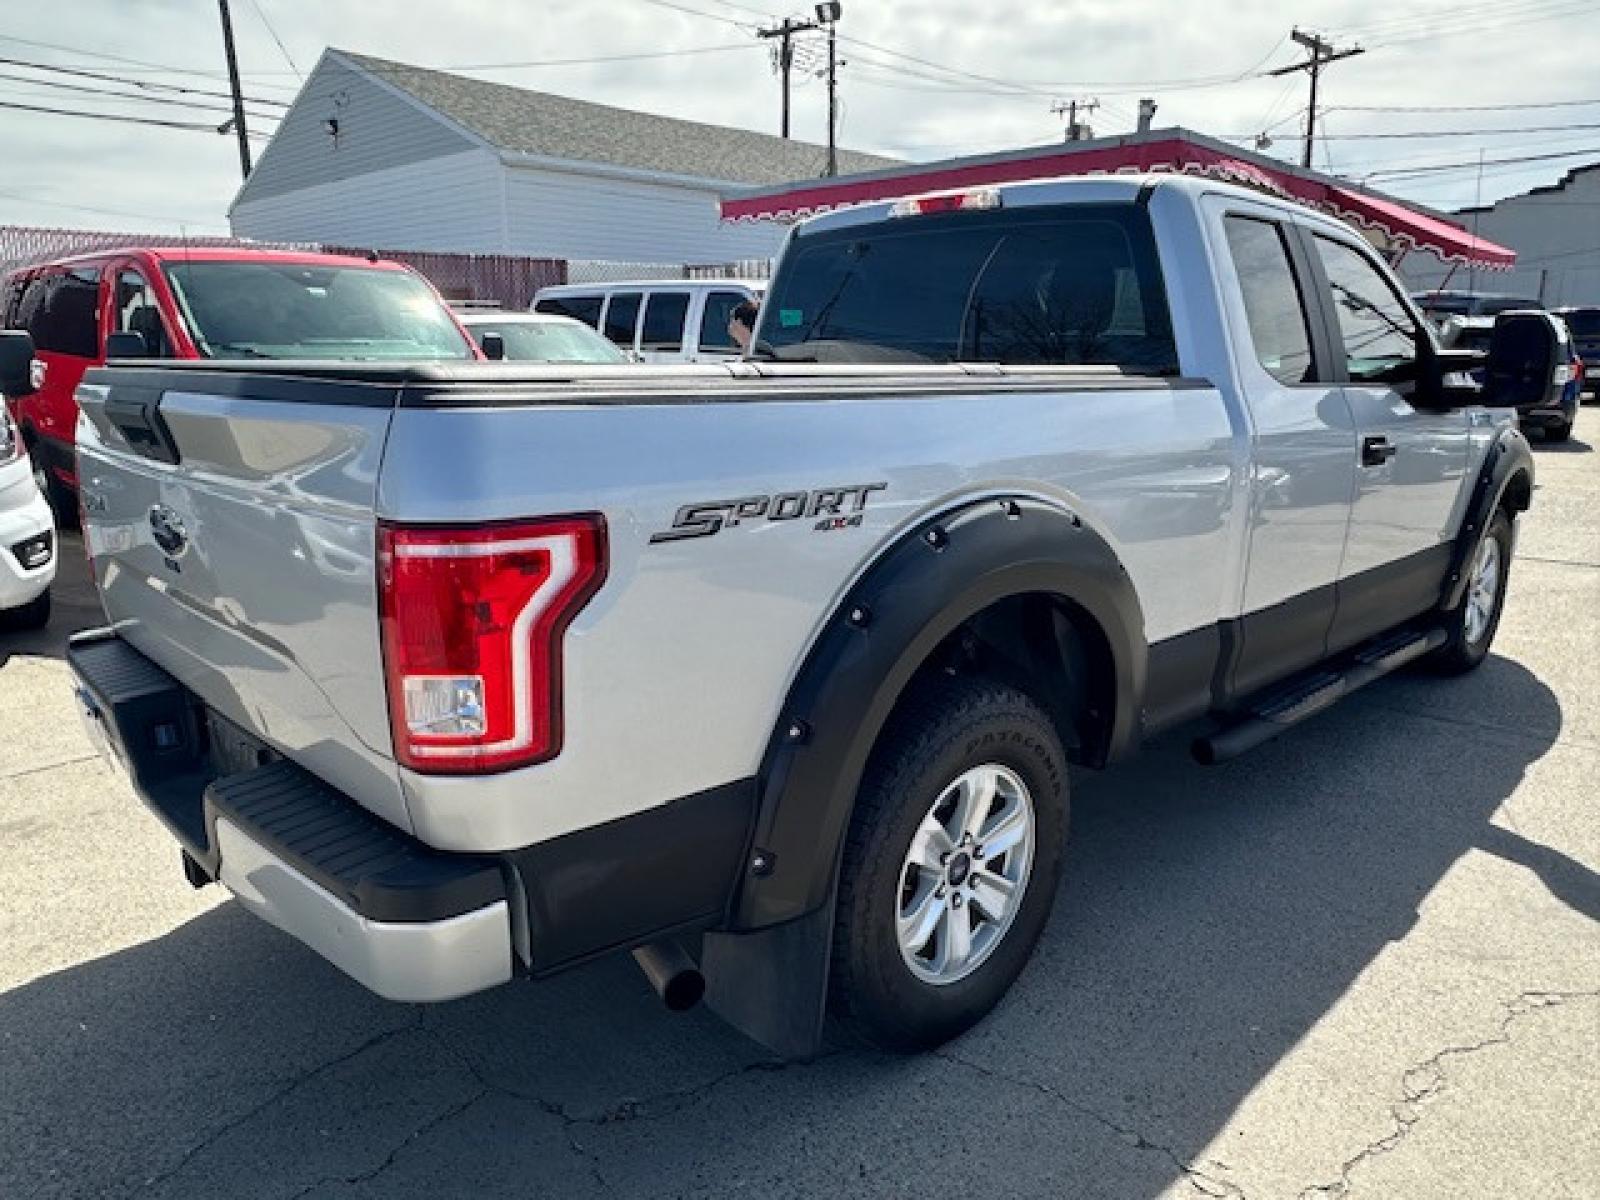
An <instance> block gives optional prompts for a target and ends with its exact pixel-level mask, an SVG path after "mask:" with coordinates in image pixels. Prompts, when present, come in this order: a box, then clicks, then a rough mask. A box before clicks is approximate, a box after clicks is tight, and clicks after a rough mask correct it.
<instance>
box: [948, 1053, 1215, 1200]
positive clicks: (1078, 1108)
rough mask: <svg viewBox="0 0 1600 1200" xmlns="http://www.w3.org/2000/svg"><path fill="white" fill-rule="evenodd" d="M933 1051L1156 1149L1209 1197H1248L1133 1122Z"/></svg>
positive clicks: (1050, 1089)
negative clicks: (1123, 1123) (1031, 1092)
mask: <svg viewBox="0 0 1600 1200" xmlns="http://www.w3.org/2000/svg"><path fill="white" fill-rule="evenodd" d="M932 1053H933V1057H935V1058H942V1059H944V1060H945V1061H946V1062H949V1063H954V1064H955V1065H956V1066H958V1067H965V1068H966V1069H967V1070H969V1071H972V1072H975V1073H976V1074H978V1075H982V1076H983V1077H984V1078H986V1079H996V1080H999V1081H1000V1082H1001V1083H1009V1084H1011V1085H1012V1086H1013V1087H1019V1088H1023V1089H1025V1090H1029V1091H1035V1092H1038V1093H1040V1094H1041V1095H1043V1096H1046V1097H1048V1098H1049V1099H1051V1100H1053V1101H1055V1102H1056V1103H1057V1104H1060V1105H1061V1106H1062V1107H1064V1108H1066V1109H1069V1110H1070V1111H1072V1112H1074V1113H1077V1114H1078V1115H1079V1116H1082V1117H1087V1118H1088V1119H1089V1120H1091V1121H1093V1122H1094V1123H1095V1124H1097V1125H1099V1126H1101V1127H1102V1128H1104V1129H1109V1130H1110V1131H1111V1132H1112V1133H1114V1134H1116V1135H1117V1137H1118V1138H1119V1139H1121V1140H1122V1141H1123V1142H1124V1143H1126V1144H1127V1145H1129V1146H1132V1147H1133V1148H1134V1149H1135V1150H1154V1151H1156V1152H1157V1153H1158V1154H1160V1155H1162V1156H1163V1157H1164V1158H1165V1159H1166V1160H1167V1161H1168V1162H1170V1163H1171V1164H1172V1165H1173V1166H1174V1167H1176V1168H1177V1169H1178V1170H1179V1171H1180V1172H1182V1174H1183V1177H1184V1178H1185V1179H1186V1180H1188V1181H1189V1183H1190V1184H1192V1185H1193V1186H1194V1187H1195V1188H1197V1189H1198V1190H1200V1191H1202V1192H1204V1193H1205V1194H1206V1195H1208V1196H1216V1197H1219V1198H1226V1200H1245V1194H1244V1190H1243V1189H1242V1188H1240V1187H1239V1186H1238V1185H1236V1184H1233V1183H1229V1182H1228V1181H1227V1180H1225V1179H1218V1178H1217V1177H1216V1176H1214V1175H1208V1174H1207V1173H1206V1172H1205V1171H1203V1170H1201V1169H1200V1168H1199V1167H1197V1166H1195V1165H1194V1164H1193V1163H1191V1162H1188V1161H1186V1160H1185V1159H1184V1158H1183V1156H1182V1155H1180V1154H1179V1153H1178V1152H1177V1151H1176V1150H1174V1149H1173V1148H1172V1147H1171V1146H1167V1145H1164V1144H1163V1143H1161V1142H1157V1141H1153V1140H1152V1139H1150V1138H1148V1137H1146V1136H1145V1135H1144V1134H1143V1133H1141V1132H1139V1130H1137V1129H1135V1128H1133V1127H1132V1126H1131V1125H1122V1124H1119V1123H1118V1122H1116V1121H1114V1120H1112V1119H1111V1118H1110V1117H1108V1116H1106V1115H1105V1114H1103V1113H1100V1112H1096V1111H1095V1110H1094V1109H1092V1108H1090V1107H1089V1106H1088V1105H1086V1104H1079V1103H1078V1102H1077V1101H1075V1100H1070V1099H1068V1098H1067V1097H1066V1096H1064V1095H1062V1094H1061V1093H1060V1092H1058V1091H1056V1089H1055V1088H1053V1087H1051V1086H1050V1085H1049V1084H1046V1083H1040V1082H1038V1081H1037V1080H1033V1079H1024V1078H1021V1077H1019V1076H1015V1075H1008V1074H1006V1073H1005V1072H1003V1071H995V1070H992V1069H990V1068H989V1067H985V1066H981V1065H980V1064H978V1063H975V1062H972V1061H971V1060H970V1059H965V1058H961V1057H959V1056H958V1055H955V1054H952V1053H950V1052H949V1051H941V1050H935V1051H933V1052H932Z"/></svg>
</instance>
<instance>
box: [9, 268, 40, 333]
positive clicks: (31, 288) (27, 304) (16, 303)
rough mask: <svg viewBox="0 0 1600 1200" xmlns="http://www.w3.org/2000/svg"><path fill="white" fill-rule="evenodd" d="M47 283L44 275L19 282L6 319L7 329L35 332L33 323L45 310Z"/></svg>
mask: <svg viewBox="0 0 1600 1200" xmlns="http://www.w3.org/2000/svg"><path fill="white" fill-rule="evenodd" d="M45 283H46V280H45V277H44V276H42V275H35V276H33V277H32V278H31V279H26V280H22V279H19V280H18V281H17V285H16V287H17V290H16V294H15V295H14V296H13V298H12V299H13V304H12V306H11V310H10V312H9V314H8V315H7V317H6V328H8V329H26V330H27V331H28V332H29V333H32V332H33V323H34V322H35V321H37V320H38V319H39V313H40V312H41V311H42V310H43V309H44V293H45ZM34 345H35V346H37V345H38V343H37V342H35V343H34Z"/></svg>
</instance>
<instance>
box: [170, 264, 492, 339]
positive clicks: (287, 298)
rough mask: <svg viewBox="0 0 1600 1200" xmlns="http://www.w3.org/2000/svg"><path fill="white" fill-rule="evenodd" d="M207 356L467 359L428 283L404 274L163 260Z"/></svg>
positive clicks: (457, 332)
mask: <svg viewBox="0 0 1600 1200" xmlns="http://www.w3.org/2000/svg"><path fill="white" fill-rule="evenodd" d="M166 273H167V280H168V281H169V282H170V283H171V284H172V289H173V291H174V292H175V293H176V294H177V298H178V305H179V307H180V308H181V309H182V310H183V315H184V319H185V320H186V321H187V322H188V325H189V328H190V330H191V331H192V332H193V334H194V339H195V343H196V345H198V346H199V349H200V353H201V354H203V355H204V356H205V357H207V358H321V359H360V360H383V361H394V360H407V359H460V358H472V357H474V355H473V352H472V350H471V348H470V346H469V345H468V344H467V341H466V339H464V338H463V337H462V336H461V331H460V330H459V329H458V328H457V327H456V324H455V322H453V321H452V320H451V319H450V315H449V313H447V312H446V311H445V309H444V307H443V305H441V304H440V303H439V299H438V297H437V296H435V295H434V294H433V291H432V289H431V288H429V287H428V285H427V284H425V283H424V282H422V280H420V279H418V278H417V277H416V276H414V275H412V274H410V273H409V272H406V271H393V270H379V269H375V268H365V267H342V266H322V265H320V264H316V263H280V262H185V263H170V264H168V266H167V268H166Z"/></svg>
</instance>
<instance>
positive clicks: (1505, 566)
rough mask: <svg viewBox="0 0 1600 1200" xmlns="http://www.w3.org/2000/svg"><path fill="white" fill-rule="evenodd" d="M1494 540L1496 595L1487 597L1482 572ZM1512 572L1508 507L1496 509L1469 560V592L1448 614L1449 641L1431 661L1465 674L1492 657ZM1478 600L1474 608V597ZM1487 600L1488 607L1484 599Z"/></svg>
mask: <svg viewBox="0 0 1600 1200" xmlns="http://www.w3.org/2000/svg"><path fill="white" fill-rule="evenodd" d="M1490 543H1493V545H1494V547H1495V550H1494V551H1493V555H1494V557H1495V560H1496V569H1495V583H1494V594H1493V595H1492V596H1491V597H1487V598H1486V597H1485V596H1484V595H1483V593H1482V592H1481V591H1480V590H1479V583H1480V574H1481V572H1482V571H1483V569H1484V567H1485V556H1486V555H1487V554H1489V553H1490V552H1489V551H1488V550H1486V546H1487V545H1489V544H1490ZM1510 572H1511V518H1510V517H1508V516H1507V515H1506V511H1505V509H1503V508H1502V509H1497V510H1496V511H1495V514H1494V518H1493V519H1492V520H1491V521H1490V522H1489V528H1488V529H1487V530H1485V531H1484V535H1483V539H1482V540H1481V541H1480V542H1479V543H1478V545H1477V547H1476V548H1475V549H1474V550H1473V552H1472V557H1471V558H1470V559H1469V560H1468V562H1467V591H1466V595H1465V596H1464V597H1463V598H1462V601H1461V603H1460V605H1458V606H1457V608H1456V610H1455V611H1454V612H1452V613H1450V614H1449V617H1448V619H1447V621H1446V625H1445V632H1446V633H1447V635H1448V640H1447V641H1446V642H1445V644H1444V645H1443V646H1441V647H1439V649H1438V650H1436V651H1435V652H1434V654H1433V657H1432V658H1431V659H1430V660H1429V661H1430V662H1431V664H1432V665H1433V666H1434V667H1435V668H1436V669H1437V670H1439V671H1440V672H1442V673H1443V674H1446V675H1464V674H1466V673H1467V672H1468V671H1471V670H1473V669H1474V668H1476V667H1477V666H1478V665H1479V664H1480V663H1481V662H1483V660H1484V659H1485V658H1487V657H1488V656H1489V647H1490V646H1491V645H1493V644H1494V635H1495V631H1496V630H1498V629H1499V628H1500V615H1501V613H1503V612H1504V611H1505V605H1506V583H1507V581H1508V580H1509V578H1510ZM1475 598H1476V600H1477V601H1478V602H1479V604H1478V608H1477V611H1476V612H1475V611H1474V600H1475ZM1485 599H1487V606H1486V607H1485V605H1484V603H1483V602H1484V601H1485Z"/></svg>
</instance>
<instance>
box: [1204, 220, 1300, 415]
mask: <svg viewBox="0 0 1600 1200" xmlns="http://www.w3.org/2000/svg"><path fill="white" fill-rule="evenodd" d="M1223 227H1224V229H1225V230H1226V231H1227V235H1228V251H1229V254H1230V256H1231V257H1232V259H1233V268H1234V272H1235V274H1237V275H1238V277H1239V295H1240V299H1241V300H1243V302H1244V311H1245V318H1246V320H1247V321H1248V323H1249V326H1250V340H1251V342H1252V343H1253V345H1254V347H1255V352H1256V359H1257V361H1259V362H1260V363H1261V366H1262V367H1263V368H1264V369H1265V370H1266V372H1267V373H1268V374H1269V375H1271V376H1272V377H1273V378H1274V379H1276V380H1277V381H1278V382H1279V383H1284V384H1291V385H1292V384H1297V383H1313V382H1315V381H1316V380H1317V377H1318V376H1317V368H1316V363H1315V361H1314V358H1313V355H1312V348H1311V324H1310V321H1309V320H1308V319H1307V317H1306V308H1305V292H1304V288H1303V286H1302V284H1301V282H1300V279H1299V277H1298V276H1297V274H1296V272H1295V269H1294V262H1293V260H1292V258H1291V257H1290V254H1289V245H1288V242H1287V241H1286V240H1285V237H1284V230H1283V227H1282V226H1281V225H1279V224H1278V223H1277V222H1275V221H1269V220H1264V219H1261V218H1258V217H1244V216H1237V215H1230V216H1228V217H1226V218H1224V222H1223Z"/></svg>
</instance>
